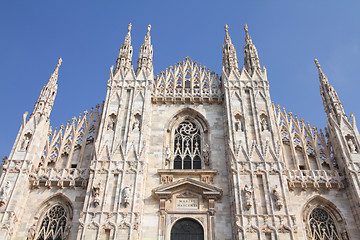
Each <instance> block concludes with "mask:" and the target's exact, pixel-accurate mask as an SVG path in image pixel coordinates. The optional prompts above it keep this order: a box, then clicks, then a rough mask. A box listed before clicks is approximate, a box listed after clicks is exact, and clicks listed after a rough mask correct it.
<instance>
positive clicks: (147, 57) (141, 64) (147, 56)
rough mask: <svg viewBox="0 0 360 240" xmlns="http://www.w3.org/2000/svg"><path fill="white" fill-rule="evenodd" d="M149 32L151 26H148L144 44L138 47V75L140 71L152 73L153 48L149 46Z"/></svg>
mask: <svg viewBox="0 0 360 240" xmlns="http://www.w3.org/2000/svg"><path fill="white" fill-rule="evenodd" d="M150 30H151V25H150V24H149V25H148V27H147V33H146V36H145V39H144V43H143V44H142V45H141V47H140V52H139V58H138V61H137V69H136V73H138V71H140V70H141V69H144V70H148V71H152V69H153V46H152V45H151V36H150Z"/></svg>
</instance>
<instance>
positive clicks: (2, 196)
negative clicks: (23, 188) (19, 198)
mask: <svg viewBox="0 0 360 240" xmlns="http://www.w3.org/2000/svg"><path fill="white" fill-rule="evenodd" d="M9 193H10V181H7V182H6V183H5V185H4V186H3V187H2V188H1V190H0V207H1V206H3V205H5V204H6V199H7V197H8V196H9Z"/></svg>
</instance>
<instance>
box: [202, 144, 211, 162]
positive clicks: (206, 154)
mask: <svg viewBox="0 0 360 240" xmlns="http://www.w3.org/2000/svg"><path fill="white" fill-rule="evenodd" d="M203 159H204V163H205V165H206V166H209V164H210V147H209V144H207V143H206V144H205V146H204V149H203Z"/></svg>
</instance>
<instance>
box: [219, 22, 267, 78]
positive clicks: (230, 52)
mask: <svg viewBox="0 0 360 240" xmlns="http://www.w3.org/2000/svg"><path fill="white" fill-rule="evenodd" d="M244 30H245V45H244V65H245V69H246V71H247V72H248V73H249V75H250V76H252V75H253V74H254V72H256V71H260V72H261V67H260V60H259V56H258V53H257V50H256V47H255V45H254V44H253V43H252V39H251V37H250V35H249V30H248V26H247V25H246V24H245V26H244ZM223 69H224V71H225V72H226V73H228V74H229V73H230V72H231V71H232V70H235V71H238V70H239V66H238V59H237V56H236V49H235V47H234V45H233V44H232V42H231V38H230V35H229V26H228V25H225V37H224V46H223Z"/></svg>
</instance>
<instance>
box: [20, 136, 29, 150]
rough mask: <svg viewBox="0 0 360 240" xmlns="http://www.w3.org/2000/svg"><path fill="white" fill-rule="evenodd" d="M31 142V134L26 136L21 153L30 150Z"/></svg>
mask: <svg viewBox="0 0 360 240" xmlns="http://www.w3.org/2000/svg"><path fill="white" fill-rule="evenodd" d="M30 140H31V133H27V134H25V136H24V140H23V142H22V143H21V147H20V151H26V150H27V149H28V147H29V144H30Z"/></svg>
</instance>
